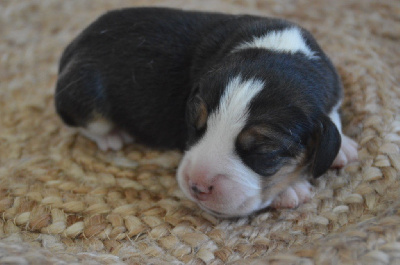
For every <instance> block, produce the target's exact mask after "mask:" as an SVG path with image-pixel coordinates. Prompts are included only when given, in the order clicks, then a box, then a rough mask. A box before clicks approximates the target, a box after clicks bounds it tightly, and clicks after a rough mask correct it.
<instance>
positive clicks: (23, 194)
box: [0, 0, 400, 265]
mask: <svg viewBox="0 0 400 265" xmlns="http://www.w3.org/2000/svg"><path fill="white" fill-rule="evenodd" d="M144 5H147V6H148V5H158V6H160V5H161V6H169V7H178V8H183V9H198V10H212V11H223V12H229V13H251V14H259V15H266V16H275V17H282V18H287V19H289V20H292V21H295V22H297V23H300V24H301V25H302V26H304V27H305V28H307V29H309V30H310V31H311V32H312V33H313V34H314V35H315V37H316V38H317V40H318V41H319V43H320V44H321V46H322V47H323V49H324V50H325V51H326V52H327V54H328V55H329V56H330V57H331V58H332V60H333V62H334V64H335V65H336V67H337V68H338V70H339V73H340V75H341V77H342V79H343V83H344V86H345V95H346V98H345V101H344V104H343V117H344V131H345V132H346V134H348V135H350V136H351V137H352V138H353V139H355V140H356V141H357V142H358V143H359V145H360V149H359V158H360V161H359V162H355V163H352V164H350V165H348V166H347V167H346V168H344V169H342V170H330V171H329V172H328V173H326V174H325V175H324V176H323V177H321V178H320V179H318V180H317V181H316V183H315V196H314V198H313V199H312V201H311V202H309V203H307V204H305V205H302V206H300V207H299V208H297V209H294V210H279V211H277V210H268V209H267V210H264V211H261V212H260V213H257V214H254V215H252V216H249V217H246V218H240V219H233V220H223V219H218V218H215V217H213V216H210V215H209V214H207V213H205V212H203V211H202V210H200V209H199V208H198V207H197V206H196V205H195V204H194V203H192V202H190V201H188V200H187V199H186V198H185V197H184V196H183V194H182V193H181V191H180V190H179V188H178V186H177V183H176V180H175V170H176V167H177V164H178V163H179V159H180V157H181V154H180V153H178V152H176V151H168V152H160V151H157V150H149V149H148V148H146V147H144V146H140V145H137V144H134V145H131V146H127V147H126V148H124V149H123V150H122V151H120V152H111V151H109V152H102V151H99V150H98V149H97V146H96V145H95V144H93V143H92V142H90V141H89V140H87V139H86V138H84V137H82V136H80V135H79V134H77V133H76V132H75V131H73V130H71V129H68V128H66V127H65V126H64V125H63V124H62V122H61V121H60V120H59V118H58V117H57V116H56V114H55V110H54V106H53V104H54V100H53V93H54V84H55V80H56V78H57V64H58V59H59V57H60V55H61V52H62V50H63V49H64V47H65V46H66V45H67V44H68V42H69V41H71V40H72V39H73V38H74V37H75V36H76V34H78V33H79V32H80V31H81V30H82V29H83V28H84V27H85V26H87V25H88V23H90V22H91V21H93V20H94V19H95V18H96V17H97V16H99V15H100V14H102V13H103V12H105V11H107V10H109V9H114V8H120V7H127V6H144ZM399 83H400V1H398V0H380V1H373V0H346V1H323V0H313V1H305V0H300V1H291V0H283V1H278V0H276V1H272V0H234V1H228V0H221V1H218V0H198V1H196V0H188V1H184V0H166V1H154V0H151V1H145V0H143V1H140V0H137V1H86V0H82V1H78V0H73V1H61V0H60V1H55V0H51V1H46V0H26V1H23V0H18V1H11V0H10V1H8V0H4V1H0V264H42V265H45V264H124V263H126V264H307V265H308V264H378V265H379V264H400V154H399V147H400V85H399Z"/></svg>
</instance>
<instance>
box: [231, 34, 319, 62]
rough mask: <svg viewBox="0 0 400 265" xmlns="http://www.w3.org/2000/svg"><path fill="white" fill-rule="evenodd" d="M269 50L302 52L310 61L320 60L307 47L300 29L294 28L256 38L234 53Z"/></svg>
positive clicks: (242, 45) (241, 45) (239, 47)
mask: <svg viewBox="0 0 400 265" xmlns="http://www.w3.org/2000/svg"><path fill="white" fill-rule="evenodd" d="M252 48H258V49H267V50H272V51H276V52H286V53H296V52H301V53H303V54H305V55H306V56H307V57H308V58H310V59H315V58H318V56H315V55H314V52H313V51H312V50H311V49H310V48H309V47H308V46H307V44H306V42H305V40H304V38H303V36H302V35H301V31H300V29H299V28H296V27H292V28H286V29H283V30H277V31H271V32H269V33H268V34H266V35H264V36H261V37H255V38H254V39H253V40H252V41H249V42H245V43H242V44H240V45H239V46H238V47H236V48H235V49H234V50H233V51H238V50H244V49H252Z"/></svg>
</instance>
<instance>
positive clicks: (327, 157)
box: [309, 115, 341, 178]
mask: <svg viewBox="0 0 400 265" xmlns="http://www.w3.org/2000/svg"><path fill="white" fill-rule="evenodd" d="M340 145H341V136H340V133H339V131H338V129H337V127H336V125H335V124H334V123H333V122H332V121H331V119H330V118H329V117H327V116H326V115H323V116H322V117H321V119H319V121H318V122H317V123H316V125H315V127H314V132H313V134H312V137H311V140H310V142H309V154H310V159H311V164H310V169H311V174H312V176H313V177H315V178H317V177H319V176H321V175H322V174H324V173H325V172H326V171H327V170H328V169H329V168H330V166H331V165H332V163H333V160H335V158H336V156H337V154H338V152H339V149H340Z"/></svg>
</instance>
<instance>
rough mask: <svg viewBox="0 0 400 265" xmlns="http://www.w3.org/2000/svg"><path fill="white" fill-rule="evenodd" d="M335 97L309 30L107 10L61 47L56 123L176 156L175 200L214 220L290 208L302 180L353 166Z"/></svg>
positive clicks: (304, 195) (302, 191)
mask: <svg viewBox="0 0 400 265" xmlns="http://www.w3.org/2000/svg"><path fill="white" fill-rule="evenodd" d="M342 96H343V92H342V85H341V82H340V78H339V76H338V74H337V73H336V70H335V68H334V66H333V65H332V63H331V61H330V60H329V58H328V57H327V56H326V55H325V53H324V52H323V51H322V50H321V48H320V47H319V45H318V44H317V42H316V41H315V39H314V38H313V37H312V36H311V34H310V33H309V32H308V31H306V30H305V29H303V28H301V27H300V26H298V25H296V24H294V23H291V22H288V21H285V20H280V19H272V18H265V17H256V16H249V15H226V14H219V13H206V12H194V11H180V10H176V9H166V8H130V9H122V10H115V11H111V12H109V13H106V14H105V15H103V16H101V17H100V18H98V19H97V20H96V21H94V22H93V23H92V24H91V25H89V26H88V27H87V28H86V29H85V30H84V31H83V32H82V33H81V34H80V35H78V36H77V38H76V39H75V40H74V41H73V42H72V43H71V44H69V46H68V47H67V48H66V50H65V51H64V53H63V55H62V58H61V61H60V68H59V78H58V82H57V87H56V94H55V104H56V109H57V112H58V114H59V115H60V117H61V118H62V119H63V121H64V122H65V123H66V124H67V125H69V126H74V127H78V128H80V130H81V131H82V133H83V134H84V135H86V136H87V137H89V138H90V139H92V140H94V141H96V143H97V144H98V146H99V148H101V149H103V150H107V149H114V150H117V149H120V148H121V147H122V146H123V144H125V143H129V142H131V141H132V140H133V138H134V139H135V140H136V141H138V142H141V143H144V144H146V145H149V146H151V147H155V148H162V149H170V148H177V149H180V150H182V151H183V152H184V156H183V159H182V161H181V163H180V165H179V168H178V170H177V180H178V183H179V185H180V187H181V189H182V190H183V192H184V193H185V194H186V196H188V197H189V198H190V199H192V200H194V201H196V202H197V203H198V204H199V206H200V207H201V208H203V209H204V210H206V211H208V212H211V213H213V214H215V215H218V216H223V217H232V216H243V215H248V214H251V213H253V212H255V211H257V210H260V209H263V208H265V207H268V206H273V207H276V208H279V207H291V208H293V207H296V206H298V205H299V204H300V203H302V202H305V201H307V200H309V199H310V197H311V191H310V188H311V185H310V184H309V182H308V181H309V180H310V179H311V178H315V177H319V176H321V175H322V174H323V173H325V172H326V171H327V170H328V169H329V168H330V167H343V166H344V165H345V164H347V163H348V162H349V161H352V160H355V159H356V158H357V144H356V143H355V142H354V141H352V140H351V139H350V138H348V137H347V136H345V135H343V133H342V129H341V121H340V116H339V113H338V110H339V107H340V104H341V100H342Z"/></svg>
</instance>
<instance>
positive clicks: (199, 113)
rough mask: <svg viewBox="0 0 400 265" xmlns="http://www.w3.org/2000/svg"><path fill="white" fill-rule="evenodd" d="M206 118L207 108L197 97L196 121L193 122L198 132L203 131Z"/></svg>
mask: <svg viewBox="0 0 400 265" xmlns="http://www.w3.org/2000/svg"><path fill="white" fill-rule="evenodd" d="M207 118H208V111H207V106H206V104H205V102H204V101H203V100H202V99H201V98H200V97H197V100H196V121H195V126H196V129H198V130H200V129H203V128H204V126H205V125H206V123H207Z"/></svg>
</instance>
